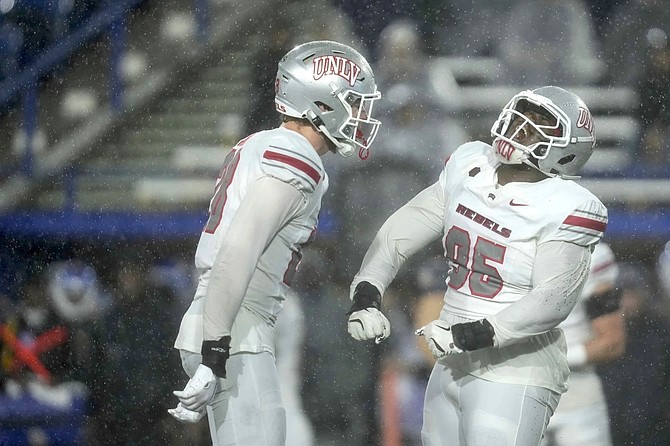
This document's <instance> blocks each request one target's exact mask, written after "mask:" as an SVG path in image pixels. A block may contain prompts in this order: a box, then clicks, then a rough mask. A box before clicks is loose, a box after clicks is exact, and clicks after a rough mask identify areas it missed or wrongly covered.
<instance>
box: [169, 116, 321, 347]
mask: <svg viewBox="0 0 670 446" xmlns="http://www.w3.org/2000/svg"><path fill="white" fill-rule="evenodd" d="M265 176H271V177H274V178H277V179H279V180H281V181H284V182H286V183H288V184H291V185H292V186H294V187H295V188H297V189H298V190H299V191H300V192H301V193H302V194H303V195H304V197H305V205H304V206H303V207H302V211H301V212H300V214H299V215H298V216H297V217H296V218H293V219H292V220H291V221H290V222H289V224H287V225H286V226H284V227H282V228H281V230H280V231H279V232H278V233H277V235H276V236H275V237H273V238H272V239H271V240H270V243H269V245H268V246H267V247H266V248H265V250H264V252H263V254H262V256H261V258H260V260H259V262H258V264H257V266H256V270H255V272H254V274H253V276H252V278H251V282H250V283H249V287H248V288H247V292H246V294H245V296H244V299H243V301H242V307H241V308H240V311H239V313H238V315H237V317H236V319H235V323H234V324H233V327H232V332H231V338H232V345H231V353H236V352H239V351H250V352H259V351H270V352H273V349H274V345H273V336H272V332H273V329H274V322H275V320H276V317H277V314H278V313H279V311H280V310H281V306H282V304H281V302H282V300H284V298H285V295H286V292H287V289H288V286H289V285H290V282H291V279H292V278H293V275H294V273H295V269H296V267H297V264H298V262H299V261H300V258H301V256H302V254H301V247H302V246H303V245H304V244H305V243H307V242H309V241H310V240H311V239H312V238H313V236H314V234H315V232H316V227H317V223H318V216H319V211H320V209H321V200H322V198H323V195H324V194H325V193H326V191H327V189H328V176H327V174H326V172H325V170H324V168H323V164H322V162H321V158H320V156H319V154H318V153H317V152H316V151H315V150H314V148H313V147H312V145H311V144H310V143H309V142H308V141H307V139H305V138H304V137H303V136H302V135H300V134H298V133H296V132H294V131H291V130H287V129H285V128H283V127H279V128H276V129H273V130H267V131H262V132H259V133H255V134H253V135H251V136H249V137H247V138H245V139H243V140H242V141H240V142H239V143H237V145H236V146H235V147H233V149H232V150H231V152H230V153H229V154H228V156H227V157H226V159H225V161H224V165H223V168H222V170H221V173H220V175H219V178H218V179H217V181H216V186H215V191H214V196H213V198H212V200H211V201H210V206H209V219H208V220H207V223H206V224H205V227H204V229H203V232H202V234H201V236H200V241H199V243H198V247H197V250H196V254H195V264H196V267H197V268H198V270H199V271H200V273H201V275H200V280H199V283H198V289H197V291H196V295H195V297H194V300H193V302H192V304H191V307H190V308H189V310H188V311H187V313H186V315H185V316H184V318H183V320H182V324H181V327H180V331H179V335H178V336H177V340H176V342H175V348H178V349H184V350H189V351H193V352H195V353H199V352H200V347H201V343H202V339H203V325H202V324H203V322H202V320H203V317H202V310H203V303H204V299H202V297H204V295H205V291H206V289H207V284H208V280H209V272H210V270H211V268H212V265H213V263H214V259H215V258H216V256H217V252H218V250H219V248H220V247H221V244H222V241H223V239H224V236H225V234H226V231H227V229H228V227H229V226H230V223H231V221H232V219H233V216H234V215H235V212H236V211H237V209H238V208H239V206H240V203H241V202H242V200H243V199H244V197H245V194H246V191H247V189H248V187H249V186H250V185H251V184H253V183H254V182H255V181H257V180H258V179H259V178H262V177H265Z"/></svg>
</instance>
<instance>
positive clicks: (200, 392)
mask: <svg viewBox="0 0 670 446" xmlns="http://www.w3.org/2000/svg"><path fill="white" fill-rule="evenodd" d="M172 393H174V395H175V396H176V397H177V398H179V401H180V404H179V405H180V406H182V407H183V408H184V409H187V410H189V411H192V412H204V410H205V407H207V404H209V402H210V401H212V398H214V393H216V375H214V372H213V371H212V369H210V368H209V367H207V366H206V365H204V364H200V365H199V366H198V368H197V369H196V371H195V374H193V378H191V379H190V380H189V381H188V383H186V387H184V390H181V391H179V390H175V391H174V392H172ZM178 409H179V406H177V409H174V410H175V411H176V410H178ZM173 416H174V415H173ZM201 418H202V417H201Z"/></svg>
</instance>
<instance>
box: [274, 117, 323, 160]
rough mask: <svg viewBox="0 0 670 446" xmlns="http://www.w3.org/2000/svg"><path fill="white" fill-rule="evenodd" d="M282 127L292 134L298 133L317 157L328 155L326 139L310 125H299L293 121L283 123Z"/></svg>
mask: <svg viewBox="0 0 670 446" xmlns="http://www.w3.org/2000/svg"><path fill="white" fill-rule="evenodd" d="M282 127H284V128H285V129H288V130H292V131H294V132H297V133H300V134H301V135H302V136H304V137H305V138H306V139H307V141H309V143H310V144H311V145H312V147H314V150H316V153H318V154H319V156H323V155H324V154H326V153H328V144H327V141H326V138H325V137H324V136H323V135H322V134H321V133H319V132H318V131H317V130H316V129H315V128H314V127H313V126H312V125H311V124H310V125H301V124H299V123H297V122H295V121H289V122H284V123H283V124H282Z"/></svg>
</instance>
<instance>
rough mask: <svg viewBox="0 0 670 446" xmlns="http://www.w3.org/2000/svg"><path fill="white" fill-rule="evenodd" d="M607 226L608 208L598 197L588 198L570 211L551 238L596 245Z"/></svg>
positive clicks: (582, 244)
mask: <svg viewBox="0 0 670 446" xmlns="http://www.w3.org/2000/svg"><path fill="white" fill-rule="evenodd" d="M606 228H607V208H606V207H605V206H604V205H603V204H602V203H601V202H600V201H598V200H597V199H592V200H588V201H586V202H584V203H582V204H581V205H579V206H577V207H576V208H575V209H573V210H572V211H571V212H569V213H568V214H567V215H566V216H565V217H564V218H563V219H562V222H561V224H560V225H559V226H558V228H557V230H556V232H555V233H554V234H552V236H551V237H550V239H551V240H557V241H564V242H569V243H574V244H576V245H580V246H595V245H596V244H597V243H598V242H599V241H600V239H601V238H602V236H603V234H604V232H605V229H606Z"/></svg>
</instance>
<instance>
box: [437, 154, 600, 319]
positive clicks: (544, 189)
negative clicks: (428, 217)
mask: <svg viewBox="0 0 670 446" xmlns="http://www.w3.org/2000/svg"><path fill="white" fill-rule="evenodd" d="M498 165H499V162H498V161H497V160H496V158H495V156H494V154H493V151H492V150H491V147H490V146H489V145H488V144H485V143H483V142H479V141H475V142H471V143H467V144H464V145H463V146H461V147H460V148H459V149H458V150H457V151H456V152H454V154H453V155H452V156H451V157H450V159H449V160H448V162H447V163H446V165H445V168H444V171H443V172H442V174H441V175H440V180H439V182H440V185H441V186H442V188H443V191H444V204H445V212H444V231H445V232H444V237H443V245H444V250H445V254H446V256H447V258H448V260H449V262H450V267H451V268H450V272H449V281H448V290H447V293H446V295H445V310H446V311H448V312H450V313H452V314H454V315H457V316H460V317H464V318H467V319H480V318H484V317H487V316H491V315H494V314H496V313H498V312H500V311H501V310H502V309H503V308H504V307H506V306H507V305H509V304H511V303H512V302H515V301H517V300H519V299H520V298H522V297H523V296H525V295H527V294H528V292H529V291H530V290H531V289H532V288H533V284H532V283H531V275H532V271H533V259H534V258H535V254H536V251H537V247H538V245H540V244H542V243H544V242H548V241H566V242H570V243H574V244H577V245H581V246H592V245H595V244H597V243H598V241H599V240H600V238H601V237H602V235H603V232H604V231H605V228H606V226H607V210H606V208H605V207H604V206H603V204H602V203H601V202H600V201H599V200H598V199H597V198H596V197H595V196H594V195H593V194H591V193H590V192H589V191H587V190H586V189H584V188H583V187H581V186H579V185H578V184H577V183H575V182H574V181H571V180H564V179H561V178H558V177H556V178H549V177H547V178H546V179H543V180H541V181H538V182H536V183H514V182H512V183H508V184H506V185H504V186H501V185H499V184H498V183H497V174H496V168H497V166H498Z"/></svg>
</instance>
